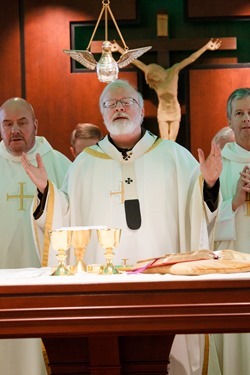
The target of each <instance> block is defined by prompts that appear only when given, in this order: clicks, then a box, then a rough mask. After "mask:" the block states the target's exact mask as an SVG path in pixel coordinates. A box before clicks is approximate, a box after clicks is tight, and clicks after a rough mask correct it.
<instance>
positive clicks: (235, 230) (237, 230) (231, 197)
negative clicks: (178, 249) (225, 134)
mask: <svg viewBox="0 0 250 375" xmlns="http://www.w3.org/2000/svg"><path fill="white" fill-rule="evenodd" d="M227 118H228V125H229V127H230V128H232V130H233V131H234V135H235V142H229V143H227V144H226V145H225V146H224V148H223V150H222V160H223V169H222V174H221V178H220V182H221V192H222V196H223V201H222V204H221V209H220V213H219V215H218V221H217V228H216V231H215V241H216V242H215V248H216V249H232V250H237V251H240V252H243V253H250V88H249V87H244V88H238V89H236V90H235V91H233V92H232V93H231V95H230V96H229V98H228V101H227ZM214 339H215V344H216V348H217V355H218V360H219V368H220V373H221V375H235V374H240V375H249V374H250V357H249V352H250V334H249V333H244V334H223V335H222V334H220V335H214ZM210 357H211V358H212V359H211V363H210V365H211V366H212V363H213V361H214V356H212V354H211V355H210ZM209 374H210V375H213V374H214V368H213V367H212V368H211V371H210V373H209Z"/></svg>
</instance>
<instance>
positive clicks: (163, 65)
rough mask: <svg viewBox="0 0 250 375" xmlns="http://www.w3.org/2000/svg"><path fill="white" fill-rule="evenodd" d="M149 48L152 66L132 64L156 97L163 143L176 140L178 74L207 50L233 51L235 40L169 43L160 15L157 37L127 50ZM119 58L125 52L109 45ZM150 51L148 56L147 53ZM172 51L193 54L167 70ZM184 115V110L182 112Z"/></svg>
mask: <svg viewBox="0 0 250 375" xmlns="http://www.w3.org/2000/svg"><path fill="white" fill-rule="evenodd" d="M145 45H151V46H152V50H151V51H152V52H154V53H156V61H155V63H151V64H145V63H143V62H142V61H140V60H134V61H132V64H133V65H134V66H135V67H137V68H139V69H140V70H141V71H142V72H143V73H144V75H145V81H146V83H147V84H148V86H149V87H150V88H151V89H153V90H154V91H155V93H156V95H157V100H158V103H157V109H156V116H157V122H158V131H159V135H160V136H161V137H162V138H164V139H171V140H173V141H175V140H176V138H177V135H178V132H179V127H180V121H181V115H182V113H183V108H181V105H180V104H179V100H178V80H179V72H180V71H181V70H182V69H184V68H185V67H186V66H188V65H189V64H191V63H193V62H194V61H195V60H197V59H198V58H199V57H200V56H201V55H202V54H203V53H205V52H206V51H207V50H210V51H215V50H217V49H219V48H220V49H224V50H225V49H226V50H229V49H235V48H236V38H219V39H211V40H209V39H204V38H203V39H191V40H190V39H169V37H168V15H167V13H166V12H164V11H160V12H159V13H158V14H157V37H156V38H155V39H152V40H135V41H134V40H130V41H129V48H132V49H133V48H135V47H136V46H137V47H138V46H139V47H143V46H145ZM116 51H118V52H120V53H121V54H123V53H124V52H125V50H124V49H123V48H122V47H121V44H119V42H117V43H116V42H115V43H114V44H113V52H116ZM151 51H150V52H151ZM174 51H196V52H193V53H192V54H191V55H190V56H188V57H187V58H185V59H184V60H182V61H181V62H178V63H175V64H173V66H169V55H170V53H171V52H174ZM92 52H93V53H95V52H96V53H97V52H100V42H94V43H93V45H92ZM184 112H185V110H184Z"/></svg>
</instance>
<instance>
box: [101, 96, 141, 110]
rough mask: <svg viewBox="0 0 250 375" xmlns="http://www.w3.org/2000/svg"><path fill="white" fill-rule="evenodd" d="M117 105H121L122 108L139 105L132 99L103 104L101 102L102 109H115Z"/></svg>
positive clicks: (113, 100) (109, 101)
mask: <svg viewBox="0 0 250 375" xmlns="http://www.w3.org/2000/svg"><path fill="white" fill-rule="evenodd" d="M118 103H121V105H122V106H123V107H132V105H134V104H135V103H136V104H138V105H139V103H138V102H137V101H136V100H135V99H134V98H123V99H120V100H116V99H109V100H105V102H103V107H104V108H116V106H117V104H118Z"/></svg>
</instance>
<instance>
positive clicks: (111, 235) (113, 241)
mask: <svg viewBox="0 0 250 375" xmlns="http://www.w3.org/2000/svg"><path fill="white" fill-rule="evenodd" d="M97 237H98V241H99V244H100V245H101V247H102V248H104V249H105V253H104V255H105V258H106V265H105V267H104V269H103V273H104V274H107V275H112V274H117V273H119V272H118V271H117V269H116V268H115V267H114V265H113V262H112V260H113V257H114V252H113V249H114V247H116V246H118V245H119V243H120V237H121V229H117V228H115V229H97Z"/></svg>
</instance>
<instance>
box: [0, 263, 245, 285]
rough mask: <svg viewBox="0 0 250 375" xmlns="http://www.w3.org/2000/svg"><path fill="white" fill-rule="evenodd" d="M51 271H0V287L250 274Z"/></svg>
mask: <svg viewBox="0 0 250 375" xmlns="http://www.w3.org/2000/svg"><path fill="white" fill-rule="evenodd" d="M52 272H53V269H52V268H50V267H42V268H20V269H0V286H4V285H65V284H106V283H129V282H132V283H134V282H138V283H141V282H159V281H160V282H161V281H162V282H166V281H167V282H171V281H185V280H186V281H195V280H197V281H201V280H218V281H221V280H249V281H250V272H244V273H233V274H232V273H231V274H218V273H216V274H208V275H199V276H177V275H170V274H165V275H161V274H126V273H122V274H118V275H96V274H90V273H84V274H79V275H74V276H50V275H51V274H52Z"/></svg>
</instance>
